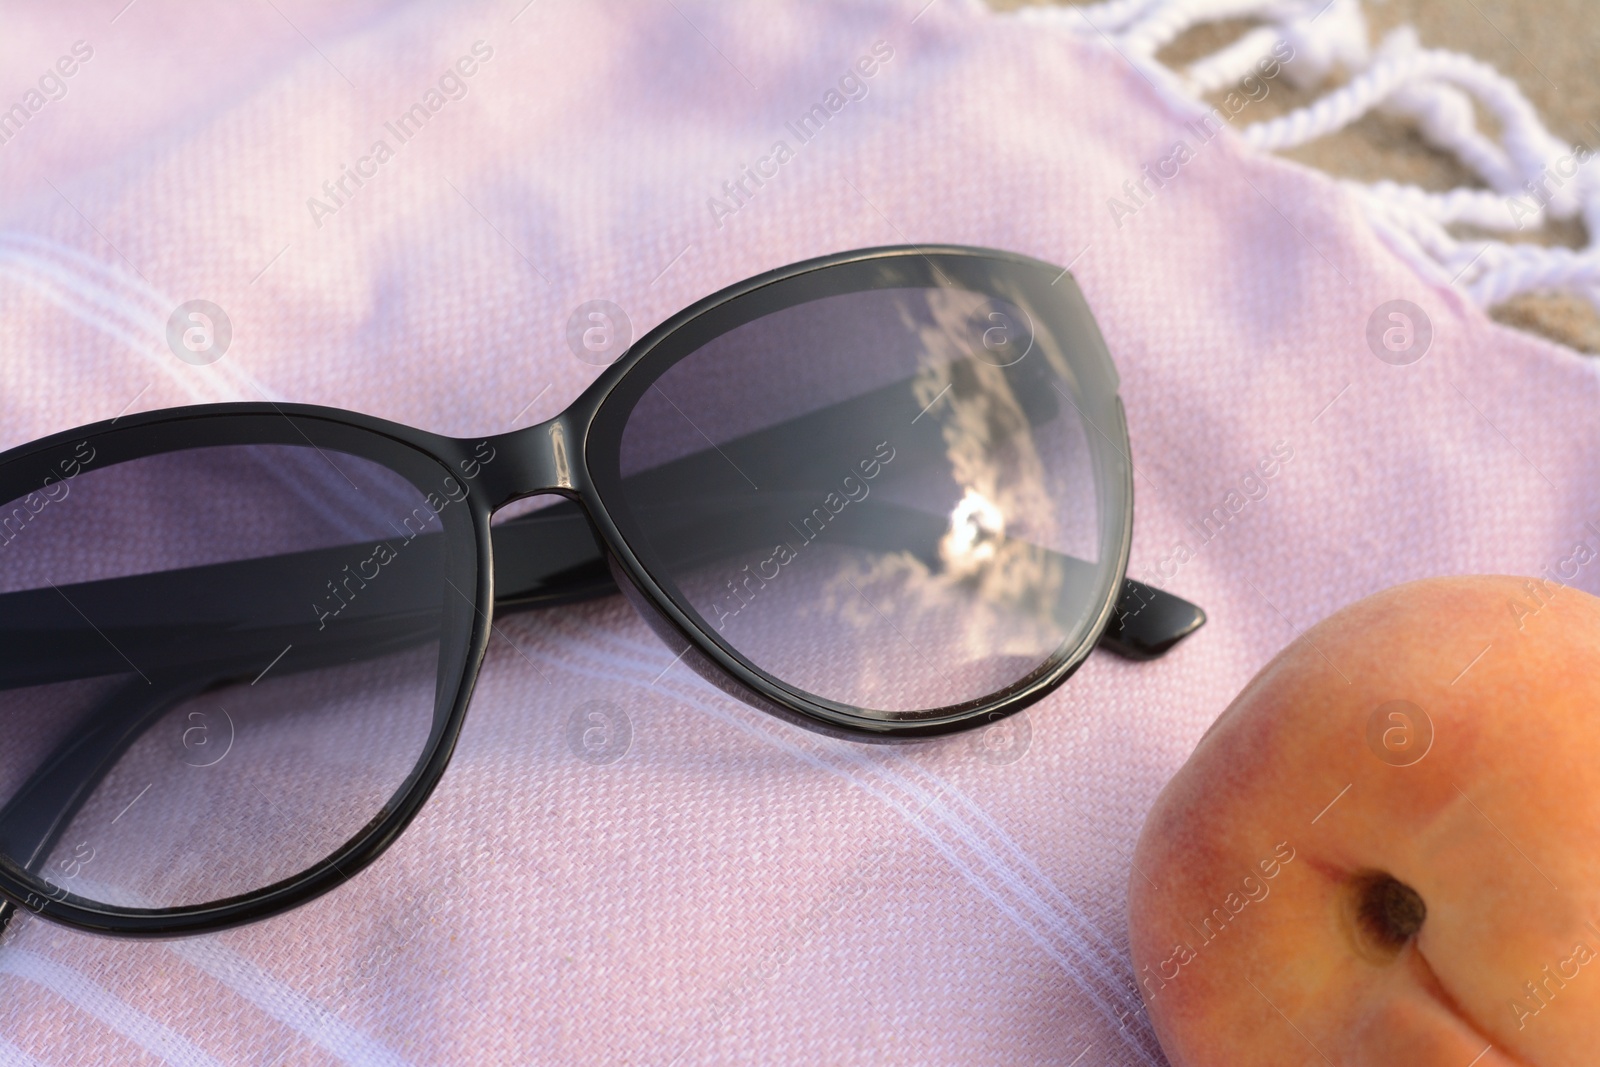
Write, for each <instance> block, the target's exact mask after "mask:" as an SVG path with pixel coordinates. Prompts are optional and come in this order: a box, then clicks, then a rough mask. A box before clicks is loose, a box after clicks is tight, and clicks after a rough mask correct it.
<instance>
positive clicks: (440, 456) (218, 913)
mask: <svg viewBox="0 0 1600 1067" xmlns="http://www.w3.org/2000/svg"><path fill="white" fill-rule="evenodd" d="M280 418H282V419H285V420H286V421H288V422H289V423H290V425H292V426H294V427H295V429H296V430H297V431H299V433H300V434H301V435H302V437H303V438H304V440H305V442H306V443H307V444H309V445H310V446H311V447H313V448H317V449H319V450H322V449H326V450H328V451H337V452H340V453H342V454H348V455H355V456H358V457H361V458H365V459H369V460H371V461H372V462H376V463H378V464H380V465H381V466H383V467H385V468H386V469H388V470H391V471H394V472H395V473H397V474H399V475H400V476H401V477H405V478H406V479H407V481H411V479H410V478H409V477H408V476H407V475H406V473H405V472H404V471H403V470H399V469H397V468H396V467H395V466H394V465H393V464H392V463H389V462H385V461H384V460H383V458H382V457H381V456H377V455H373V454H370V453H368V452H363V451H357V450H354V449H349V448H340V447H338V445H336V444H335V443H334V441H332V440H329V439H328V437H327V436H326V434H325V433H324V432H321V428H319V427H318V426H317V425H315V424H322V427H323V428H331V429H332V430H333V431H334V435H335V436H336V437H338V438H341V439H342V440H343V441H344V442H346V443H350V442H353V441H356V440H359V439H363V438H365V439H376V440H378V441H382V442H386V444H387V446H388V447H389V449H390V450H391V451H392V446H393V445H396V444H398V445H400V446H403V447H406V448H408V449H410V450H412V451H414V452H416V453H417V454H418V456H419V458H420V459H422V460H424V461H428V462H432V463H434V464H436V465H438V466H439V467H440V470H441V473H442V474H444V475H446V476H453V475H454V469H453V468H452V466H451V463H450V462H447V459H454V460H455V461H456V462H461V461H470V458H471V457H472V455H473V453H472V452H471V450H470V448H471V445H472V444H474V443H475V442H474V441H471V440H470V439H469V440H468V441H461V442H457V441H454V440H453V439H450V438H444V437H440V436H439V435H436V434H431V433H429V432H427V431H423V430H413V429H411V428H409V427H405V426H402V425H400V424H397V423H385V422H384V421H383V420H380V419H373V418H371V417H369V416H365V415H361V414H360V413H358V412H344V411H340V410H338V409H334V408H319V407H314V406H310V405H295V404H273V403H265V404H262V403H243V404H207V405H196V406H193V407H185V408H168V409H165V410H162V411H152V412H148V413H145V414H144V415H141V416H134V417H123V418H121V419H118V420H112V422H104V423H99V424H95V425H93V426H87V427H82V428H78V429H75V430H70V431H67V432H65V433H61V434H54V435H52V436H51V437H48V438H42V439H40V440H39V441H36V442H30V443H29V444H27V445H23V446H20V447H19V448H16V449H12V450H9V451H7V452H5V453H0V479H4V477H5V474H6V472H7V469H8V468H11V467H13V466H14V465H15V464H18V463H25V462H26V461H27V460H29V459H33V458H36V457H37V456H38V454H39V453H42V452H50V451H51V450H52V449H55V448H58V447H59V446H60V445H62V444H66V443H70V442H74V441H84V440H87V441H91V442H93V441H95V440H97V439H100V440H103V439H105V438H109V437H112V436H122V435H123V434H126V433H140V432H145V433H148V432H149V431H151V430H160V429H162V428H164V427H174V428H177V427H179V426H180V424H183V423H192V424H199V423H204V424H207V425H204V426H191V427H190V428H189V432H190V434H191V435H192V436H193V439H192V441H190V442H187V443H185V444H184V445H182V446H179V447H178V448H156V449H151V450H148V451H143V452H141V453H139V454H137V455H130V456H127V457H124V459H123V460H122V462H127V461H130V460H132V459H135V458H142V457H143V456H154V455H162V454H165V453H168V452H174V451H181V450H183V449H185V448H191V447H220V446H225V445H229V444H236V445H237V444H245V445H248V444H273V443H287V444H294V443H296V442H294V441H290V440H285V441H281V442H280V441H278V440H273V439H269V440H263V439H262V434H261V433H260V432H259V429H258V427H260V426H261V425H262V424H263V423H266V422H270V423H276V422H277V421H278V420H279V419H280ZM307 430H311V431H312V433H313V434H315V435H316V437H317V438H318V439H319V440H317V441H313V440H312V439H311V437H310V435H307V434H306V431H307ZM463 446H465V447H463ZM412 484H415V482H412ZM418 488H421V487H418ZM467 501H468V502H470V503H471V505H472V506H470V507H469V508H468V509H467V511H466V512H465V514H466V515H467V517H468V521H470V522H471V524H472V525H471V530H470V535H471V537H472V541H473V556H472V561H473V564H474V567H475V571H476V573H475V575H474V581H473V587H474V588H473V596H474V598H475V599H474V600H473V604H472V608H473V611H472V616H471V619H470V626H471V632H470V634H469V635H468V639H467V643H466V648H465V651H464V655H463V656H462V657H461V668H460V672H459V674H458V675H457V677H456V680H455V692H454V695H453V697H452V698H451V700H450V701H449V703H448V704H447V705H445V706H444V707H435V709H434V725H433V727H432V729H431V730H430V737H429V741H428V745H427V747H426V748H424V750H423V751H422V752H421V753H419V755H418V757H417V760H416V762H415V763H414V764H413V765H412V767H411V769H410V771H409V772H408V774H407V778H408V780H409V781H410V785H409V786H405V787H404V788H402V789H400V790H399V791H397V792H396V793H395V794H394V795H393V797H392V798H391V799H390V801H388V802H386V807H387V810H385V809H383V808H380V809H379V811H378V812H377V813H375V814H374V816H373V817H372V818H371V819H369V821H368V822H367V823H366V824H365V825H364V826H362V827H361V828H360V829H359V830H357V831H356V832H355V833H354V834H353V835H352V836H351V837H349V838H347V839H346V840H345V841H343V842H342V843H340V845H339V846H338V847H336V848H335V849H334V850H333V851H332V852H330V853H329V854H328V855H326V856H324V857H322V858H321V859H320V860H318V861H317V862H316V863H315V864H313V865H311V866H309V867H307V868H305V869H304V870H302V871H299V872H297V873H295V874H293V875H291V876H290V877H288V878H284V879H280V880H279V881H277V882H273V883H271V884H269V885H266V886H262V887H261V888H259V889H255V890H251V891H249V892H247V893H241V894H237V895H234V896H230V897H222V898H218V899H216V900H211V901H206V902H204V903H202V904H192V905H180V906H177V907H170V908H130V907H123V906H120V905H113V904H107V903H103V902H99V901H93V900H90V899H89V898H86V897H76V896H73V895H70V894H69V895H67V896H65V897H62V898H56V897H53V896H51V895H48V894H42V893H41V892H40V889H39V887H38V886H37V885H36V883H35V880H34V878H33V876H29V875H28V874H27V872H25V871H23V869H22V868H21V867H20V866H19V865H18V864H17V863H16V861H15V860H13V859H12V858H11V857H9V856H5V855H0V897H4V898H5V899H6V900H7V901H9V902H10V904H11V905H13V906H14V907H15V908H17V909H19V910H20V909H26V910H28V911H31V912H33V913H34V914H36V915H39V916H41V917H43V918H47V919H50V920H52V921H55V922H57V923H60V924H62V925H65V926H70V927H73V928H75V929H78V930H84V931H87V932H90V933H99V934H113V935H118V936H122V937H134V938H167V937H180V936H189V935H193V934H202V933H214V932H216V931H220V930H226V929H230V928H232V927H236V926H241V925H245V924H247V923H252V922H256V921H258V920H261V919H265V918H269V917H271V916H273V915H278V914H281V913H282V912H285V911H288V910H290V909H293V908H295V907H298V906H300V905H302V904H305V903H308V902H309V901H311V900H313V899H315V898H316V897H319V896H321V895H322V894H324V893H326V892H329V891H330V890H333V889H336V888H338V887H339V886H340V885H342V884H344V883H345V882H347V881H349V880H350V879H351V878H353V877H355V875H356V874H357V873H358V872H359V871H361V870H362V869H364V868H365V867H367V866H368V865H369V864H371V863H372V862H373V861H374V860H376V859H377V858H378V857H379V856H380V855H382V854H383V852H384V851H385V850H386V849H387V848H388V847H389V846H390V845H392V844H393V843H394V841H395V840H396V839H397V838H398V837H399V836H400V834H401V833H403V832H404V831H405V829H406V828H407V827H408V826H409V825H410V824H411V822H412V820H413V819H415V818H416V816H417V813H418V812H420V811H421V809H422V807H423V806H424V805H425V804H426V803H427V801H428V799H429V797H430V796H432V794H433V791H434V789H435V788H436V787H437V786H438V784H439V781H440V779H441V778H442V777H443V776H444V772H445V769H446V768H447V767H448V766H449V763H450V759H451V757H452V755H453V754H454V751H455V746H456V743H457V741H458V739H459V738H460V735H461V727H462V725H463V724H464V722H465V719H466V713H467V708H468V707H469V705H470V703H471V698H472V691H473V688H474V686H475V684H476V681H477V677H478V673H479V669H480V667H481V665H482V662H483V658H484V655H485V654H486V652H487V650H488V644H489V636H490V632H491V625H492V614H493V609H494V591H493V573H492V555H491V545H490V533H489V531H490V524H489V518H490V516H491V514H492V510H491V509H490V508H489V507H488V506H487V505H486V504H484V503H483V502H482V494H474V493H471V492H470V491H469V494H468V496H467ZM447 529H448V528H447ZM6 918H7V919H9V916H7V917H6Z"/></svg>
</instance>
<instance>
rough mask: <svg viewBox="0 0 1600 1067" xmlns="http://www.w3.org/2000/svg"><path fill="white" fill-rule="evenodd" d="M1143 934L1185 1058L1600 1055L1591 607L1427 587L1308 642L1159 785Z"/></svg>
mask: <svg viewBox="0 0 1600 1067" xmlns="http://www.w3.org/2000/svg"><path fill="white" fill-rule="evenodd" d="M1394 701H1406V702H1409V704H1410V706H1411V707H1409V708H1408V706H1407V705H1404V704H1393V703H1391V702H1394ZM1413 708H1415V709H1421V710H1420V713H1418V712H1417V711H1415V710H1412V709H1413ZM1380 709H1382V710H1380ZM1375 716H1376V720H1375ZM1430 723H1431V728H1432V738H1431V744H1430V743H1429V742H1428V732H1429V731H1428V726H1429V724H1430ZM1129 928H1130V934H1131V938H1132V952H1133V965H1134V969H1135V976H1136V980H1137V981H1138V983H1139V986H1140V990H1141V993H1142V995H1143V997H1144V1000H1145V1006H1146V1009H1147V1010H1148V1012H1149V1015H1150V1019H1151V1021H1152V1022H1153V1023H1154V1025H1155V1029H1156V1032H1157V1034H1158V1035H1159V1037H1160V1039H1161V1043H1162V1046H1163V1047H1164V1048H1165V1050H1166V1052H1167V1055H1168V1057H1169V1058H1170V1059H1171V1061H1172V1063H1173V1065H1174V1067H1255V1065H1260V1067H1289V1065H1298V1064H1306V1065H1315V1067H1328V1065H1337V1067H1362V1065H1371V1067H1377V1065H1380V1064H1382V1065H1405V1067H1435V1065H1437V1067H1499V1065H1504V1064H1537V1065H1539V1067H1593V1065H1594V1064H1596V1063H1600V600H1597V599H1596V598H1594V597H1591V596H1589V595H1587V594H1585V593H1581V592H1578V591H1577V590H1574V589H1569V588H1561V587H1559V586H1556V585H1554V584H1550V583H1542V582H1540V581H1538V580H1529V579H1523V578H1508V577H1472V578H1447V579H1431V580H1428V581H1421V582H1415V583H1412V584H1409V585H1403V586H1399V587H1396V588H1394V589H1390V590H1387V591H1385V592H1383V593H1379V594H1378V595H1376V596H1373V597H1370V598H1368V599H1366V600H1363V601H1361V602H1359V603H1357V604H1355V605H1352V606H1351V607H1348V608H1346V609H1344V610H1342V611H1340V612H1339V613H1337V614H1336V615H1334V616H1332V617H1331V618H1329V619H1327V620H1325V621H1323V622H1322V623H1320V624H1318V625H1317V626H1315V627H1314V628H1312V629H1311V630H1310V631H1308V632H1307V633H1306V634H1304V635H1303V636H1302V637H1300V638H1299V639H1297V640H1296V641H1295V642H1294V643H1293V644H1291V645H1290V646H1289V647H1288V648H1287V649H1285V650H1284V651H1283V652H1282V653H1280V654H1279V655H1278V657H1277V658H1276V659H1274V660H1273V661H1272V662H1271V663H1270V664H1268V665H1267V667H1266V668H1265V669H1264V670H1262V672H1261V673H1260V674H1259V675H1257V676H1256V677H1255V679H1254V680H1252V681H1251V682H1250V684H1249V685H1248V686H1246V687H1245V690H1244V691H1243V692H1242V693H1240V694H1239V696H1238V698H1237V699H1236V700H1234V702H1233V704H1232V705H1230V706H1229V708H1228V709H1227V711H1225V712H1224V713H1223V714H1222V716H1221V717H1220V718H1219V719H1218V720H1217V721H1216V723H1214V724H1213V725H1212V726H1211V728H1210V729H1209V730H1208V731H1207V733H1206V734H1205V736H1204V737H1203V738H1202V739H1201V741H1200V744H1199V745H1198V746H1197V747H1196V749H1195V751H1194V754H1193V755H1192V756H1190V758H1189V761H1188V762H1187V763H1186V764H1185V765H1184V766H1183V768H1182V769H1181V770H1180V771H1179V772H1178V773H1177V775H1176V776H1175V777H1174V778H1173V779H1172V781H1171V782H1169V783H1168V784H1167V786H1166V788H1165V789H1164V790H1162V792H1161V795H1160V797H1159V798H1158V799H1157V801H1156V804H1155V808H1154V810H1153V811H1152V812H1151V813H1150V817H1149V820H1148V821H1147V822H1146V824H1145V827H1144V832H1143V834H1142V835H1141V837H1140V840H1139V845H1138V848H1137V850H1136V852H1135V856H1134V870H1133V871H1132V873H1131V874H1130V878H1129Z"/></svg>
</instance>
